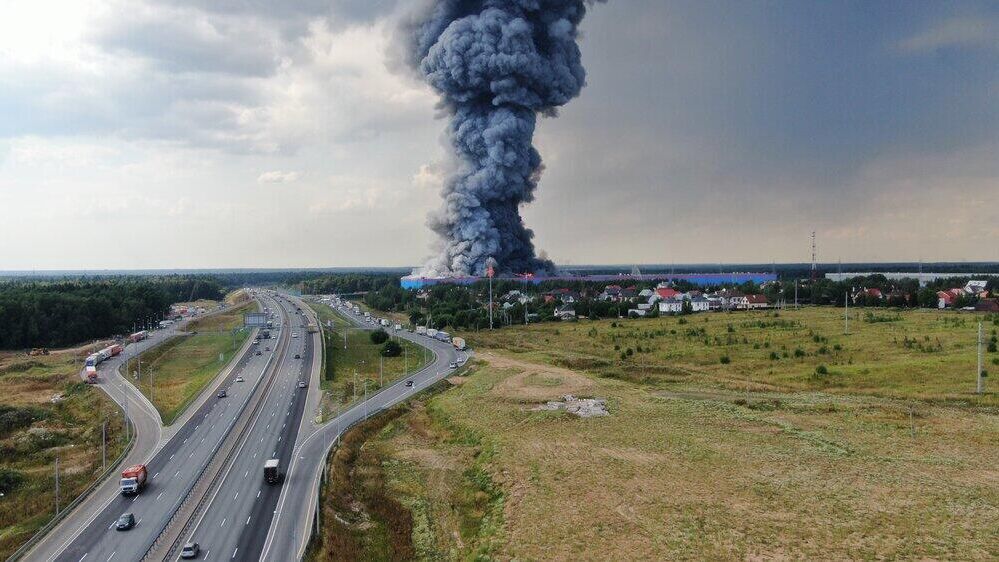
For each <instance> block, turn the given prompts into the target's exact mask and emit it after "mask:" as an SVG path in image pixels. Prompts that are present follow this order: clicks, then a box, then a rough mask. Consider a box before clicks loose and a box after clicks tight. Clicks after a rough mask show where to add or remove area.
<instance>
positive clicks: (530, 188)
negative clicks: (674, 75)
mask: <svg viewBox="0 0 999 562" xmlns="http://www.w3.org/2000/svg"><path fill="white" fill-rule="evenodd" d="M585 13H586V6H585V3H584V0H438V1H436V2H434V3H433V4H432V5H431V6H430V8H429V9H428V10H427V11H426V12H425V13H424V14H423V15H422V16H421V17H420V18H418V19H417V21H415V22H413V23H412V24H411V27H410V28H408V29H407V40H408V41H409V45H408V46H407V48H408V53H407V54H408V56H409V57H410V60H409V62H410V64H411V66H412V67H413V68H414V69H416V70H417V71H418V72H419V73H420V74H421V75H422V76H423V78H424V79H425V80H426V81H427V83H429V84H430V85H431V86H432V87H433V88H434V89H435V90H436V91H437V92H438V93H439V94H440V95H441V102H442V105H443V107H444V109H445V110H446V111H447V114H448V116H449V118H450V124H449V126H448V138H449V141H450V144H451V146H452V148H453V149H454V152H455V156H456V157H457V158H456V159H457V161H458V164H457V169H456V170H455V171H454V173H453V174H451V176H450V177H448V178H447V179H446V180H445V184H444V188H443V193H442V196H443V199H444V202H443V206H442V208H441V210H440V211H439V212H437V213H436V214H434V215H432V216H431V217H430V219H429V224H430V227H431V228H432V229H433V230H434V231H435V232H436V233H437V234H438V235H439V236H440V239H441V249H440V253H439V255H437V256H436V257H434V258H432V259H431V260H430V262H429V263H427V265H426V266H425V268H424V270H423V273H424V274H428V275H482V274H483V272H484V270H485V264H486V260H487V259H489V258H490V257H492V258H494V259H495V260H496V262H497V264H498V268H497V269H498V271H497V273H525V272H533V273H549V272H552V271H554V265H553V264H552V262H550V261H548V260H547V259H542V258H538V257H537V256H536V255H535V252H534V244H533V243H532V242H531V238H532V237H533V236H534V233H533V232H531V230H530V229H528V228H526V227H525V226H524V221H523V219H522V218H521V216H520V205H521V204H523V203H528V202H530V201H532V200H533V199H534V189H535V188H536V187H537V184H538V179H539V177H540V175H541V169H542V166H541V156H540V155H539V154H538V151H537V150H535V148H534V146H533V145H532V143H531V141H532V138H533V136H534V127H535V124H536V122H537V116H538V114H539V113H541V114H544V115H554V114H555V110H556V108H557V107H559V106H561V105H563V104H565V103H566V102H568V101H569V100H571V99H572V98H574V97H576V96H577V95H578V94H579V91H580V89H581V88H582V87H583V85H584V82H585V72H584V70H583V66H582V64H581V62H580V53H579V46H578V45H577V43H576V38H577V27H578V25H579V22H580V21H581V20H582V19H583V16H584V15H585Z"/></svg>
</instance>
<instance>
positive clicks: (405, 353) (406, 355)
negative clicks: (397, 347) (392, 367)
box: [402, 345, 409, 373]
mask: <svg viewBox="0 0 999 562" xmlns="http://www.w3.org/2000/svg"><path fill="white" fill-rule="evenodd" d="M402 355H403V358H404V361H405V362H406V365H405V367H403V373H408V372H409V346H408V345H404V346H403V347H402Z"/></svg>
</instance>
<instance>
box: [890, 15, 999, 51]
mask: <svg viewBox="0 0 999 562" xmlns="http://www.w3.org/2000/svg"><path fill="white" fill-rule="evenodd" d="M946 47H991V48H993V49H999V24H997V23H996V22H993V21H991V20H988V19H984V18H970V17H959V18H952V19H948V20H945V21H942V22H940V23H939V24H937V25H935V26H933V27H931V28H929V29H927V30H925V31H922V32H920V33H917V34H916V35H913V36H911V37H908V38H906V39H903V40H902V41H899V43H898V49H899V50H900V51H902V52H906V53H923V52H928V51H935V50H937V49H941V48H946Z"/></svg>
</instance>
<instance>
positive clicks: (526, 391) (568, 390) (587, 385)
mask: <svg viewBox="0 0 999 562" xmlns="http://www.w3.org/2000/svg"><path fill="white" fill-rule="evenodd" d="M479 358H480V359H483V360H485V361H486V362H488V363H489V364H490V365H492V366H493V367H496V368H500V369H510V370H517V371H521V372H519V373H517V374H516V375H513V376H510V377H507V378H505V379H503V380H502V381H500V382H499V383H498V384H497V385H496V386H495V387H494V388H493V389H492V394H494V395H496V396H500V397H502V398H506V399H509V400H513V401H517V402H541V401H545V400H555V399H558V398H561V397H562V396H564V395H566V394H572V395H576V396H579V395H587V394H589V393H590V392H592V391H593V389H594V388H596V384H595V383H594V382H593V381H592V380H590V379H589V378H588V377H586V376H585V375H581V374H579V373H576V372H573V371H570V370H569V369H564V368H562V367H555V366H552V365H543V364H538V363H528V362H526V361H520V360H518V359H513V358H511V357H505V356H502V355H496V354H494V353H489V352H486V353H483V354H481V355H479Z"/></svg>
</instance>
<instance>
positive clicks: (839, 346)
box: [833, 343, 843, 351]
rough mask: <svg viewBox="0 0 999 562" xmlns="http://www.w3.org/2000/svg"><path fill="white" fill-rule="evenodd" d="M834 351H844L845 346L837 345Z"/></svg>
mask: <svg viewBox="0 0 999 562" xmlns="http://www.w3.org/2000/svg"><path fill="white" fill-rule="evenodd" d="M833 349H835V350H836V351H843V346H842V345H840V344H838V343H837V344H836V345H834V346H833Z"/></svg>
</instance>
